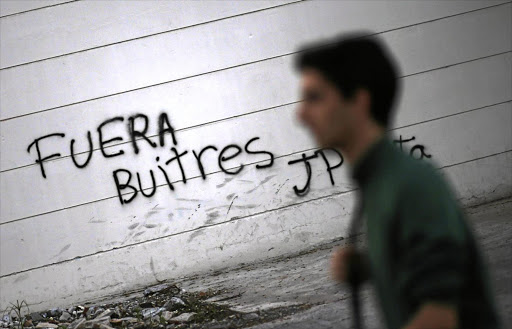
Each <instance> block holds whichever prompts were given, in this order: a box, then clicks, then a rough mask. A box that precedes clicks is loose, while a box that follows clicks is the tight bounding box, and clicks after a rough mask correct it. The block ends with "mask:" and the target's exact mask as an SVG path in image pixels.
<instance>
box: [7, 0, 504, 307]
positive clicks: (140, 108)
mask: <svg viewBox="0 0 512 329" xmlns="http://www.w3.org/2000/svg"><path fill="white" fill-rule="evenodd" d="M511 6H512V5H511V3H510V1H410V2H406V1H390V2H385V1H380V0H379V1H312V0H311V1H293V0H283V1H244V2H242V1H237V2H227V1H204V2H187V3H184V2H163V1H161V2H156V1H153V2H149V1H130V2H113V1H112V2H110V1H22V2H20V1H0V9H1V11H2V12H1V18H0V30H1V40H0V42H1V43H0V44H1V53H0V59H1V61H0V66H1V70H0V83H1V86H0V91H1V113H0V129H1V144H0V145H1V150H0V152H1V161H0V170H1V172H0V185H1V200H0V201H1V205H0V285H1V287H0V288H1V291H0V309H4V308H5V307H7V306H8V305H9V302H11V301H15V300H16V299H20V300H21V299H25V300H26V301H27V302H28V303H29V305H30V306H31V310H33V311H37V310H43V309H45V308H47V307H49V306H58V305H62V306H66V305H71V304H73V303H77V302H79V301H83V300H87V299H91V298H96V297H98V296H102V295H106V294H114V293H120V292H122V291H126V290H131V289H137V288H140V287H143V286H145V285H149V284H154V283H156V282H158V281H162V280H168V279H172V278H178V277H182V276H185V275H191V274H193V273H198V272H203V271H208V270H215V269H219V268H223V267H226V266H234V265H237V264H240V263H242V262H245V263H246V262H251V261H255V260H261V259H265V258H268V257H273V256H276V255H282V254H286V253H290V252H295V251H298V250H301V249H305V248H308V247H310V246H312V245H314V244H317V243H320V242H325V241H328V240H331V239H334V238H337V237H340V236H344V235H345V234H346V226H347V220H348V218H349V217H348V215H349V214H350V212H351V209H352V203H353V193H352V191H353V189H354V185H353V184H352V182H351V181H350V180H349V177H348V176H347V168H346V165H342V166H341V167H340V168H338V169H335V170H334V171H333V174H334V180H335V184H334V186H333V185H331V182H330V179H329V175H328V173H327V171H326V166H325V163H324V162H323V160H322V159H321V158H320V157H319V158H318V159H314V160H312V162H311V163H312V167H313V176H312V180H311V189H310V192H309V193H308V194H307V195H305V196H297V195H296V194H295V193H294V191H293V186H294V185H298V186H299V187H301V186H302V185H303V184H304V182H305V177H306V172H305V169H304V167H303V166H302V165H300V164H296V165H289V164H288V162H289V161H291V160H294V159H299V158H300V157H301V154H302V153H303V152H305V153H306V154H307V155H310V154H313V152H314V151H315V145H314V143H313V141H312V139H311V138H310V136H309V135H308V133H307V132H306V131H305V130H304V129H303V128H302V127H300V125H299V124H298V123H297V122H296V120H295V117H294V111H295V108H296V106H297V102H298V99H299V95H298V76H297V74H296V73H295V72H293V71H292V67H291V61H292V58H293V56H294V52H295V51H296V50H297V48H298V47H299V46H300V45H302V44H303V43H304V42H307V41H313V40H317V39H319V38H324V37H331V36H334V35H336V34H338V33H340V32H343V31H347V30H351V29H357V28H365V29H372V30H374V31H376V32H378V33H379V34H380V35H381V36H382V37H383V38H384V40H385V41H386V43H387V44H388V45H389V46H390V48H391V49H392V51H393V53H394V54H395V55H396V56H397V58H398V61H399V63H400V65H401V70H402V74H401V75H402V77H401V79H402V80H403V84H404V89H403V95H402V99H401V100H400V105H399V107H398V115H397V118H396V120H395V123H394V129H395V134H396V136H399V135H402V137H403V138H404V139H408V138H411V137H413V136H414V137H415V140H414V141H412V142H409V143H407V144H405V145H407V146H408V147H412V146H414V145H416V144H420V145H424V146H425V147H426V151H427V153H428V154H431V155H432V158H431V160H433V161H435V164H436V165H437V166H438V167H440V168H442V172H443V173H445V174H446V175H447V177H448V178H449V179H450V181H451V182H452V184H453V185H454V187H455V188H456V190H457V193H458V194H459V197H460V200H461V201H462V202H463V203H464V204H465V205H471V204H477V203H482V202H485V201H489V200H493V199H497V198H501V197H505V196H510V195H512V152H511V151H512V131H511V130H512V128H511V127H512V103H511V101H512V91H511V90H512V78H511V70H512V53H511V50H512V45H511V40H512V35H511V21H512V17H511V12H512V10H511ZM137 113H142V114H145V115H147V116H148V118H149V128H148V132H147V135H148V136H151V137H150V138H151V140H153V141H155V142H156V143H157V144H158V146H157V147H156V148H152V147H150V146H149V144H148V142H146V141H144V140H141V141H139V142H138V145H139V147H140V152H139V153H138V154H135V153H134V149H133V147H132V144H131V141H130V137H129V134H128V132H127V121H128V118H129V117H130V116H132V115H134V114H137ZM161 113H166V114H167V115H168V116H169V119H170V121H171V124H172V125H173V127H174V128H175V129H176V140H177V145H176V146H175V147H176V148H177V149H178V151H179V152H184V151H186V150H188V154H186V155H184V156H183V158H182V161H183V167H184V170H185V174H186V177H187V181H186V184H184V182H182V181H181V172H180V170H179V167H178V164H177V163H176V161H174V162H172V163H170V164H169V165H165V161H166V160H167V159H170V158H171V157H172V152H171V151H170V148H171V147H172V146H173V145H172V143H171V136H170V135H169V134H167V135H165V146H164V147H161V146H160V144H159V140H158V139H159V138H158V131H157V126H158V125H157V120H158V116H159V115H160V114H161ZM114 117H122V118H123V119H122V120H123V121H122V122H121V121H117V122H114V123H112V124H110V125H107V126H106V127H105V129H104V135H105V136H104V140H107V139H110V138H114V137H119V138H120V139H118V140H116V141H114V142H112V143H109V144H108V146H109V147H108V148H106V149H105V152H107V153H110V154H111V153H116V152H118V151H119V150H122V151H123V152H124V154H122V155H120V156H117V157H112V158H105V157H104V156H103V155H102V152H101V150H100V145H99V137H98V131H97V128H98V126H99V125H100V124H101V123H102V122H104V121H105V120H107V119H110V118H114ZM141 124H142V122H137V123H136V127H141ZM88 131H90V132H91V136H92V143H93V149H94V151H93V152H92V153H91V154H92V155H91V160H90V162H89V163H88V165H87V166H86V167H85V168H83V169H79V168H77V167H76V166H75V165H74V164H73V161H72V158H71V157H70V141H71V140H72V139H75V140H76V143H75V145H74V146H75V152H77V153H80V154H79V155H78V156H77V161H78V162H79V163H83V162H85V161H86V159H87V157H88V156H89V146H88V143H87V138H86V136H87V132H88ZM53 133H62V134H65V136H64V137H51V138H48V139H44V140H42V141H41V142H40V145H39V146H40V151H41V156H42V157H45V156H49V155H52V154H54V153H60V156H58V157H54V158H52V159H49V160H47V161H45V162H44V168H45V172H46V178H43V176H42V172H41V168H40V165H39V164H37V163H35V160H36V159H37V152H36V149H35V146H32V148H31V149H30V151H29V152H27V148H28V146H29V145H30V144H31V143H32V142H33V141H34V139H36V138H38V137H42V136H44V135H47V134H53ZM254 137H259V138H260V139H259V140H256V141H254V143H253V144H251V146H250V147H249V149H251V150H265V151H269V152H271V153H272V154H273V155H274V157H275V159H274V162H273V165H272V166H270V167H267V168H259V169H258V168H257V167H256V165H258V164H259V165H265V164H268V163H269V160H268V159H269V156H268V155H266V154H248V153H247V152H245V151H242V153H241V154H240V155H239V156H238V157H236V158H234V159H232V160H229V161H226V162H225V165H226V167H227V168H233V169H230V170H236V168H238V166H239V165H240V163H244V164H245V166H244V168H243V169H242V171H241V172H240V173H239V174H237V175H228V174H226V173H224V172H222V171H221V170H220V168H219V165H218V155H219V151H220V150H221V149H222V148H224V147H225V146H227V145H229V144H237V145H240V146H241V147H242V149H243V148H244V146H245V144H246V143H247V142H248V141H249V140H250V139H252V138H254ZM207 145H215V146H216V147H217V148H218V151H214V150H211V149H210V150H207V151H205V153H204V155H203V157H202V159H203V164H204V168H205V172H206V174H207V176H206V178H205V179H203V178H202V177H201V173H200V171H199V168H198V165H197V162H196V160H195V158H194V156H193V154H192V151H193V150H195V151H196V152H199V151H200V150H201V149H202V148H204V147H205V146H207ZM228 152H229V153H226V154H225V155H229V154H232V152H233V150H232V149H231V150H230V151H228ZM328 156H329V159H330V161H331V162H332V163H334V162H335V161H338V159H337V157H336V155H335V154H333V153H329V154H328ZM156 157H159V159H160V160H159V161H157V160H156ZM431 160H430V159H426V160H425V161H431ZM159 165H160V166H161V167H162V168H164V167H165V170H166V172H167V174H168V175H169V177H170V179H171V180H172V181H173V182H174V191H171V190H170V189H169V187H168V186H167V184H166V181H165V177H164V176H163V174H162V172H161V171H160V169H159V168H158V166H159ZM119 168H125V169H127V170H129V171H130V172H131V173H132V174H133V177H132V179H131V184H132V185H135V186H137V177H136V173H137V172H138V173H140V175H141V179H142V181H143V186H144V188H146V190H145V191H144V192H145V193H146V194H148V193H150V192H151V179H150V170H153V172H154V175H155V179H156V184H157V185H158V188H157V189H156V191H155V193H154V195H152V196H151V197H145V196H143V195H141V192H138V194H137V196H136V197H135V198H134V199H133V201H132V202H130V203H125V204H122V203H121V202H120V199H119V197H118V193H117V189H116V185H115V182H114V179H113V174H112V173H113V171H114V170H116V169H119ZM120 179H121V180H122V181H123V180H124V179H125V178H124V176H121V177H120ZM122 192H123V193H125V194H126V195H124V196H123V198H124V199H129V198H130V192H131V191H130V190H129V189H124V190H122Z"/></svg>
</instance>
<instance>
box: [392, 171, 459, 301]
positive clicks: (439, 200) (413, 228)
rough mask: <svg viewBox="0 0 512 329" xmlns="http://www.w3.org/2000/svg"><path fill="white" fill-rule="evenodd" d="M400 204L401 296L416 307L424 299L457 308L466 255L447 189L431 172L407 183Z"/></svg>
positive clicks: (443, 181)
mask: <svg viewBox="0 0 512 329" xmlns="http://www.w3.org/2000/svg"><path fill="white" fill-rule="evenodd" d="M399 200H400V202H399V204H398V212H399V215H398V216H397V218H398V225H397V226H396V227H397V231H398V235H397V240H398V241H397V248H398V252H397V255H398V256H397V258H398V259H396V261H397V264H398V272H397V276H398V284H399V287H400V292H401V293H402V294H403V297H405V298H406V300H407V301H408V304H409V305H411V307H413V308H414V309H415V308H417V307H418V306H420V305H421V304H423V303H424V302H426V301H437V302H443V303H450V304H455V305H457V304H458V302H459V295H460V290H461V287H462V285H463V283H464V278H465V268H466V264H467V262H468V258H469V256H468V252H469V251H468V248H466V243H467V239H468V237H467V234H466V229H465V223H464V218H463V217H462V214H461V212H460V209H459V208H458V204H457V200H456V199H455V197H454V195H453V192H452V191H451V189H450V186H449V185H448V183H447V182H446V181H445V180H444V178H443V177H442V176H441V175H440V174H439V173H437V172H436V171H435V169H433V168H432V169H431V170H425V172H423V173H421V174H420V175H417V176H415V177H414V178H412V179H409V180H408V181H407V183H406V184H404V188H403V189H402V191H401V193H400V196H399Z"/></svg>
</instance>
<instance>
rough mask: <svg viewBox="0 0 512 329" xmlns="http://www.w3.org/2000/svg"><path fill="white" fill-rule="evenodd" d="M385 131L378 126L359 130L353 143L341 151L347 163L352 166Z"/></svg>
mask: <svg viewBox="0 0 512 329" xmlns="http://www.w3.org/2000/svg"><path fill="white" fill-rule="evenodd" d="M385 132H386V131H385V129H384V128H381V127H379V126H372V127H371V128H368V129H365V130H361V131H360V133H358V135H357V136H355V138H354V140H353V143H352V144H350V145H347V146H346V147H344V148H343V149H342V150H341V151H342V153H343V156H344V157H345V159H346V160H347V162H348V163H349V164H350V165H351V166H354V165H355V164H356V163H357V162H358V161H359V160H360V159H361V157H362V156H364V154H365V153H366V151H367V150H368V149H369V148H370V147H371V146H372V145H373V144H374V143H376V142H377V141H378V140H380V138H381V137H383V136H384V134H385Z"/></svg>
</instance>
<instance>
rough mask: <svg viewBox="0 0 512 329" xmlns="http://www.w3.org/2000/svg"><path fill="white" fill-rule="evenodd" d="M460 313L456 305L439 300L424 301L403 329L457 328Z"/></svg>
mask: <svg viewBox="0 0 512 329" xmlns="http://www.w3.org/2000/svg"><path fill="white" fill-rule="evenodd" d="M456 328H458V314H457V309H456V307H455V306H453V305H451V304H442V303H437V302H427V303H424V304H423V305H422V306H421V307H420V308H419V310H418V312H416V314H415V315H414V317H413V318H412V319H411V321H410V322H409V323H408V324H407V325H406V326H405V327H404V328H403V329H456Z"/></svg>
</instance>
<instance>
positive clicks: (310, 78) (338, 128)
mask: <svg viewBox="0 0 512 329" xmlns="http://www.w3.org/2000/svg"><path fill="white" fill-rule="evenodd" d="M300 93H301V96H302V102H301V103H300V105H299V108H298V109H297V116H298V118H299V120H300V121H301V123H303V124H304V125H305V126H307V127H308V129H309V130H310V131H311V133H312V134H313V136H314V137H315V140H316V143H317V144H318V146H319V147H339V146H342V145H344V144H345V143H346V141H347V137H348V136H349V134H350V129H351V126H352V125H353V123H354V118H353V112H354V110H353V108H354V104H353V102H349V101H347V100H346V99H344V98H343V96H342V95H341V93H340V92H339V90H338V89H337V88H336V87H335V86H334V84H332V83H331V82H330V81H329V80H327V79H326V78H325V77H324V76H323V74H322V73H321V72H320V71H318V70H316V69H314V68H305V69H303V70H302V72H301V83H300Z"/></svg>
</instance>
